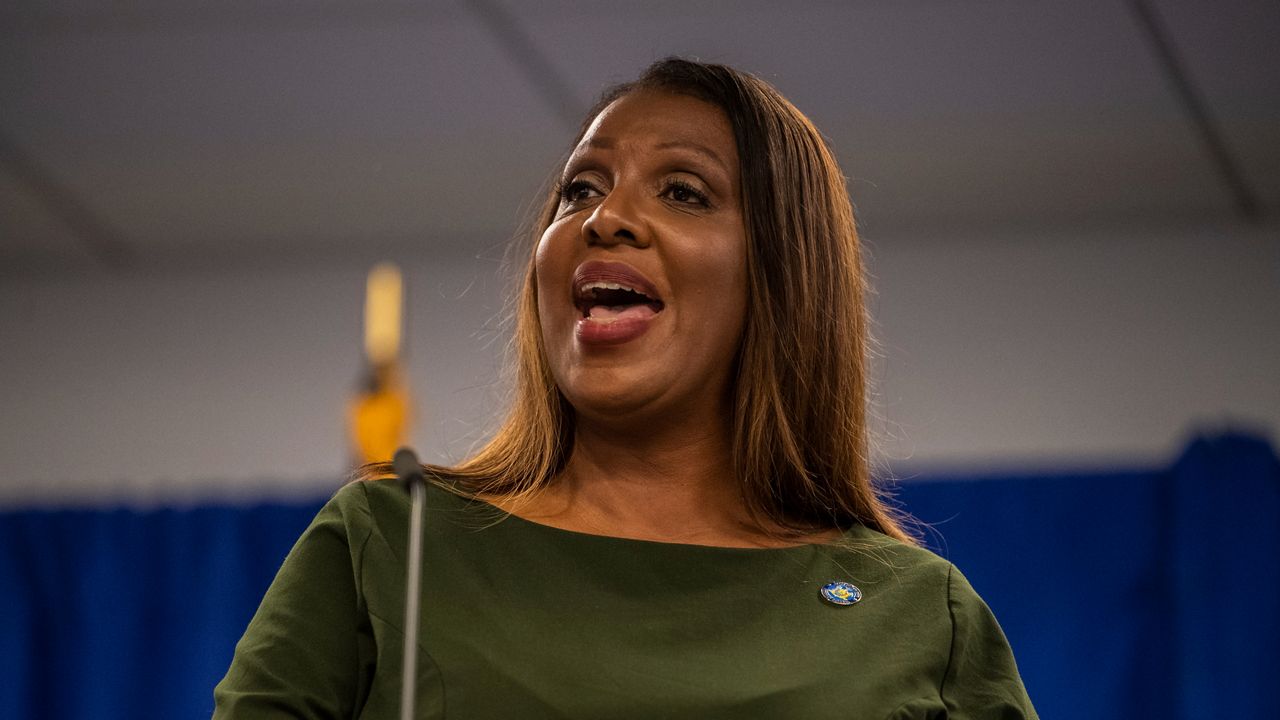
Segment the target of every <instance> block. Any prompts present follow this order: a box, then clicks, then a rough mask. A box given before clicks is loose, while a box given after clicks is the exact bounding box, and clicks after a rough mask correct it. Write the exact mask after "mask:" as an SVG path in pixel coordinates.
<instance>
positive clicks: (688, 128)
mask: <svg viewBox="0 0 1280 720" xmlns="http://www.w3.org/2000/svg"><path fill="white" fill-rule="evenodd" d="M627 145H630V146H636V147H635V149H641V150H654V149H663V148H666V147H677V148H684V149H689V150H693V151H694V152H704V151H709V153H710V154H711V155H712V156H714V158H713V159H716V160H719V161H720V162H721V163H722V164H723V165H724V166H725V168H726V169H728V170H736V169H737V165H738V162H737V160H738V153H737V144H736V143H735V141H734V137H733V127H732V126H731V125H730V124H729V118H728V117H726V116H725V114H724V111H722V110H721V109H720V108H719V107H716V106H715V105H712V104H711V103H709V102H706V101H704V100H699V99H698V98H695V97H691V96H689V95H680V94H676V93H671V92H662V91H656V90H638V91H635V92H631V93H627V94H626V95H623V96H622V97H620V98H618V99H617V100H615V101H613V102H612V103H609V105H608V106H607V107H605V109H604V110H602V111H601V112H600V114H599V115H597V116H596V118H595V120H593V121H592V123H591V125H590V126H589V127H588V128H587V131H586V133H585V134H584V135H583V136H582V140H581V141H580V142H579V143H578V146H577V147H576V148H574V152H573V154H574V155H580V154H582V153H584V152H588V151H590V150H592V149H606V150H609V149H614V148H618V147H620V146H627Z"/></svg>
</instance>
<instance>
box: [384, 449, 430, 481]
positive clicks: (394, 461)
mask: <svg viewBox="0 0 1280 720" xmlns="http://www.w3.org/2000/svg"><path fill="white" fill-rule="evenodd" d="M391 467H392V469H394V470H395V473H396V477H397V478H399V479H400V484H401V485H404V486H405V488H409V487H411V486H412V485H413V483H415V482H425V481H426V478H424V477H423V475H422V463H420V462H418V455H417V453H415V452H414V451H412V450H410V449H409V448H407V447H402V448H400V449H399V450H397V451H396V454H395V456H394V457H392V458H391Z"/></svg>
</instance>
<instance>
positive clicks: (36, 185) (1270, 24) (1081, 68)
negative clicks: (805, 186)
mask: <svg viewBox="0 0 1280 720" xmlns="http://www.w3.org/2000/svg"><path fill="white" fill-rule="evenodd" d="M1150 4H1151V5H1152V6H1153V7H1154V9H1155V11H1156V12H1157V14H1158V16H1159V18H1160V20H1161V22H1162V24H1163V26H1164V27H1165V28H1166V29H1167V31H1168V38H1169V39H1170V40H1171V41H1172V43H1173V46H1174V47H1175V49H1176V52H1177V55H1178V57H1179V58H1180V59H1181V61H1182V63H1183V67H1184V69H1185V71H1186V76H1187V78H1188V79H1189V80H1190V81H1191V84H1192V86H1193V87H1194V89H1195V91H1196V92H1197V93H1198V95H1199V96H1200V97H1201V98H1202V99H1203V101H1204V103H1205V107H1206V108H1207V109H1208V110H1209V112H1210V115H1211V117H1212V119H1213V121H1214V122H1215V124H1216V127H1217V129H1218V130H1219V131H1220V133H1221V138H1222V139H1223V141H1224V143H1225V146H1226V148H1227V149H1228V151H1229V152H1230V155H1231V157H1232V159H1233V160H1234V162H1235V163H1237V164H1238V167H1239V170H1240V175H1241V177H1242V178H1243V181H1244V185H1245V188H1246V192H1248V193H1251V194H1253V195H1254V196H1255V198H1256V199H1257V200H1258V202H1259V203H1260V209H1261V212H1260V216H1261V222H1262V223H1264V224H1273V223H1275V222H1276V219H1277V216H1278V215H1280V51H1278V50H1277V40H1276V38H1280V3H1277V2H1275V1H1274V0H1265V1H1256V2H1249V1H1246V0H1227V1H1225V2H1211V1H1209V0H1198V1H1194V2H1191V1H1188V2H1179V1H1175V0H1151V2H1150ZM1133 5H1134V2H1133V1H1132V0H1106V1H1104V0H1076V1H1075V2H1070V3H1062V2H1027V1H1025V0H1021V1H1016V0H995V1H989V2H965V3H949V2H938V1H927V0H916V1H910V0H898V1H895V2H847V3H839V2H820V3H808V4H804V5H803V6H801V5H799V4H797V5H794V6H792V5H786V4H783V3H778V2H760V1H752V2H737V3H709V2H693V1H686V2H668V1H667V0H658V1H651V2H644V3H641V2H623V1H610V2H596V3H579V2H568V1H567V0H561V1H556V0H536V1H532V2H515V1H514V0H483V1H481V0H443V1H440V2H417V3H408V2H380V3H374V2H356V1H355V0H345V1H343V0H330V1H317V2H306V3H303V2H286V1H284V0H271V1H265V0H252V1H250V0H241V1H240V2H231V3H227V2H223V3H206V2H197V1H196V0H181V1H179V0H166V1H165V2H159V1H158V0H148V1H143V2H135V3H132V4H129V5H128V6H127V7H126V6H125V4H123V3H111V4H106V3H89V2H76V1H72V0H60V1H44V2H38V3H37V2H30V3H17V2H9V3H7V4H6V5H5V6H3V7H2V8H0V265H2V266H3V268H0V272H3V273H20V274H27V273H39V272H49V271H54V272H57V271H61V270H83V269H94V268H99V267H104V266H106V265H107V259H109V258H111V257H115V258H116V259H117V260H118V261H119V262H120V264H121V265H122V266H123V267H125V268H134V269H146V268H150V267H156V266H164V267H176V266H189V267H206V266H210V265H219V264H230V265H236V266H239V265H264V264H265V265H271V264H276V263H296V262H316V261H330V260H350V259H361V260H363V259H367V258H370V257H374V256H379V255H392V256H396V255H418V256H421V255H422V254H424V253H430V252H440V251H448V252H458V251H462V252H468V253H475V254H480V255H486V256H488V255H493V254H497V253H498V252H499V251H500V248H501V247H502V245H503V244H504V243H505V241H506V240H507V239H508V238H510V237H511V236H512V234H513V233H514V232H515V231H516V229H517V227H518V225H519V223H520V221H521V220H523V219H524V218H525V217H526V216H527V209H528V207H529V205H530V203H531V202H532V201H533V199H534V198H535V197H536V196H537V194H538V189H539V186H540V184H541V183H542V182H543V181H544V180H545V179H546V178H547V177H548V176H549V175H550V173H551V172H552V171H553V170H554V166H555V164H556V162H557V159H558V158H559V157H560V155H561V153H562V152H563V151H564V150H565V149H566V144H567V142H568V140H569V136H570V135H571V133H572V131H573V128H574V127H575V126H576V123H577V118H578V117H579V115H580V114H581V113H582V112H583V111H584V110H585V109H586V107H588V106H589V104H590V103H591V101H592V100H593V98H594V97H595V96H596V95H597V94H598V93H599V92H600V91H601V90H602V89H603V88H604V87H605V86H606V85H608V84H609V83H612V82H616V81H621V80H626V79H630V78H632V77H634V76H635V75H636V74H637V73H638V72H639V71H640V70H641V69H642V68H643V67H644V66H645V65H646V64H648V63H649V62H651V61H652V60H654V59H657V58H659V57H662V56H665V55H669V54H680V55H686V56H695V57H699V58H702V59H705V60H711V61H718V62H727V63H730V64H733V65H736V66H738V67H741V68H743V69H746V70H750V71H752V72H755V73H757V74H759V75H761V76H763V77H765V78H766V79H768V80H769V81H771V82H773V83H774V84H775V85H776V86H778V87H779V88H780V89H781V90H782V91H783V93H784V94H786V95H787V96H788V97H790V98H791V99H792V100H793V101H794V102H795V103H796V104H797V105H798V106H799V107H800V108H801V109H802V110H804V111H805V112H806V113H808V114H809V115H810V116H811V117H812V118H813V119H814V121H815V122H816V123H817V125H818V126H819V127H820V128H822V129H823V130H824V131H825V132H826V133H827V134H828V135H829V137H830V138H831V140H832V143H833V145H834V146H835V147H836V149H837V151H838V153H839V155H840V157H841V158H842V161H843V163H844V168H845V171H846V173H847V174H849V175H850V176H851V177H852V179H853V183H852V189H853V194H854V200H855V203H856V205H857V207H858V209H859V212H860V215H861V222H862V224H863V229H864V233H866V234H868V235H870V236H872V237H878V238H882V239H883V238H892V237H895V236H906V235H909V234H911V233H918V232H926V233H932V234H938V233H949V232H952V231H961V230H963V234H969V235H972V234H973V233H974V232H986V231H990V232H1018V231H1020V230H1025V229H1028V228H1052V229H1054V230H1055V231H1057V232H1061V231H1062V230H1063V229H1068V230H1070V229H1072V228H1081V229H1088V228H1097V227H1107V228H1113V229H1114V228H1124V227H1135V226H1149V225H1156V224H1170V223H1173V224H1185V223H1197V222H1202V221H1210V222H1217V223H1220V222H1224V221H1226V222H1232V221H1233V218H1235V219H1236V220H1235V221H1238V222H1241V223H1246V222H1249V221H1248V220H1247V219H1245V218H1244V217H1243V216H1242V214H1241V213H1240V211H1239V210H1238V209H1237V199H1236V196H1234V195H1233V193H1232V191H1231V189H1230V187H1229V186H1228V184H1227V183H1225V182H1224V180H1223V177H1222V175H1221V174H1220V172H1219V170H1218V167H1217V166H1216V165H1215V164H1214V161H1213V158H1212V156H1211V155H1210V153H1209V151H1208V150H1207V149H1206V145H1205V144H1204V142H1203V141H1202V139H1201V136H1200V135H1199V134H1198V132H1197V129H1196V126H1195V125H1194V124H1193V122H1192V120H1191V118H1190V116H1189V115H1188V113H1187V112H1186V109H1185V108H1184V106H1183V104H1182V103H1181V101H1180V98H1179V95H1178V94H1177V92H1176V90H1175V86H1174V84H1173V83H1172V82H1171V81H1170V78H1169V75H1168V74H1167V71H1166V70H1167V68H1166V67H1165V66H1164V65H1163V64H1162V62H1161V59H1160V56H1159V55H1158V54H1157V52H1156V51H1155V48H1154V46H1153V43H1152V42H1151V40H1150V37H1149V36H1148V35H1147V34H1146V32H1145V30H1144V27H1143V25H1142V24H1141V23H1140V22H1139V20H1138V16H1137V14H1136V13H1135V12H1134V10H1133ZM1255 222H1256V221H1255Z"/></svg>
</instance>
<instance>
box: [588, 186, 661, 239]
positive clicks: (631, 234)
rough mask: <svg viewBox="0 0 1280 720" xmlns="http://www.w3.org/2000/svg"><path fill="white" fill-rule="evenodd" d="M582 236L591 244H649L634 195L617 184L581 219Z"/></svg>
mask: <svg viewBox="0 0 1280 720" xmlns="http://www.w3.org/2000/svg"><path fill="white" fill-rule="evenodd" d="M582 237H583V239H584V240H586V242H587V244H588V245H620V244H623V243H625V244H628V245H634V246H636V247H648V246H649V238H648V233H646V232H645V231H644V224H643V222H642V221H641V220H640V216H639V210H638V208H637V207H636V204H635V198H631V197H629V196H628V193H627V192H625V191H624V190H622V189H620V188H616V187H615V188H614V189H613V190H612V191H611V192H610V193H609V194H608V195H606V196H604V198H602V199H601V200H600V203H599V204H597V205H596V207H595V210H593V211H592V212H591V215H590V216H588V217H587V219H586V220H585V221H584V222H583V223H582Z"/></svg>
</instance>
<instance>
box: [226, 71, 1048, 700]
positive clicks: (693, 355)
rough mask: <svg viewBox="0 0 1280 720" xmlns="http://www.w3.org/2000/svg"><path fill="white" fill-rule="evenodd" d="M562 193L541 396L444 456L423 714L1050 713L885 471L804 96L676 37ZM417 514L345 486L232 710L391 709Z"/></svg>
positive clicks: (833, 195) (276, 604)
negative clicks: (876, 478)
mask: <svg viewBox="0 0 1280 720" xmlns="http://www.w3.org/2000/svg"><path fill="white" fill-rule="evenodd" d="M541 220H542V221H541V226H540V230H541V232H540V235H539V239H538V242H537V243H536V247H535V249H534V251H533V252H532V253H531V255H530V260H529V266H528V272H527V274H526V276H525V285H524V288H523V291H522V294H521V296H520V300H519V307H518V309H517V313H518V315H517V326H516V336H515V344H516V355H517V360H518V377H517V381H516V399H515V404H514V407H513V409H512V411H511V412H510V414H509V417H508V419H507V421H506V423H505V424H504V425H503V427H502V428H501V429H500V430H499V432H498V433H497V435H496V436H495V438H494V439H493V440H492V441H491V442H490V443H489V444H488V445H487V446H486V447H485V448H483V449H482V450H481V451H480V452H479V453H478V454H477V455H476V456H475V457H473V458H471V459H470V460H468V461H467V462H465V463H463V464H462V465H461V466H459V467H456V468H448V469H445V468H431V469H432V470H433V471H434V472H435V475H436V476H437V477H438V478H439V482H438V483H437V485H436V487H433V488H432V490H431V492H430V493H429V496H428V499H429V508H428V518H427V531H426V532H427V538H426V558H425V561H424V566H423V567H424V573H425V576H424V577H425V580H424V595H423V614H422V626H423V627H422V631H421V633H420V634H419V637H418V638H416V642H417V643H418V647H419V650H420V653H421V655H420V657H421V659H420V660H419V664H418V667H419V669H420V670H419V673H418V689H417V694H418V697H419V698H420V700H419V711H420V716H421V717H431V718H441V717H459V718H486V717H499V716H502V717H517V718H543V717H545V718H553V717H554V718H560V717H569V718H623V717H625V718H632V717H634V718H652V717H671V718H685V717H688V718H715V717H726V718H728V717H734V718H828V717H830V718H837V717H838V718H849V717H856V718H863V717H866V718H888V717H902V718H916V717H919V718H924V717H965V718H970V717H972V718H987V717H990V718H1021V717H1035V711H1034V710H1033V709H1032V707H1031V704H1030V702H1029V701H1028V699H1027V696H1026V693H1025V691H1024V690H1023V687H1022V684H1021V681H1020V680H1019V678H1018V674H1017V669H1016V667H1015V665H1014V661H1013V657H1012V655H1011V653H1010V651H1009V648H1008V645H1007V643H1006V642H1005V640H1004V636H1003V635H1002V634H1001V632H1000V629H999V627H998V626H997V624H996V622H995V620H994V618H993V617H992V616H991V613H990V611H989V610H988V609H987V608H986V606H985V605H984V604H983V603H982V601H981V600H980V599H979V598H978V597H977V596H976V595H975V594H974V592H973V590H972V589H971V588H970V587H969V585H968V583H967V582H966V581H965V580H964V578H963V577H962V576H961V575H960V574H959V572H957V571H956V570H954V568H952V567H951V565H950V564H949V563H947V562H945V561H943V560H941V559H940V558H938V557H936V556H934V555H932V554H931V553H929V552H927V551H925V550H923V549H920V548H918V547H917V546H916V545H915V543H914V541H913V540H912V538H911V537H910V535H909V534H908V533H907V532H906V531H905V530H904V529H903V525H902V522H901V520H900V519H899V518H897V517H896V516H895V514H894V513H893V511H892V510H891V509H890V508H889V507H888V506H887V505H886V504H885V502H884V501H883V500H882V499H881V498H880V497H879V496H878V495H877V493H876V491H875V490H874V488H873V486H872V483H871V480H870V477H869V472H868V461H867V430H866V422H865V417H866V415H865V414H866V395H865V389H864V388H865V355H866V348H865V344H866V318H865V308H864V304H863V278H862V269H861V260H860V258H859V250H858V241H857V236H856V233H855V230H854V223H853V216H852V211H851V208H850V204H849V199H848V196H847V194H846V189H845V186H844V181H843V176H842V175H841V173H840V171H839V168H838V167H837V166H836V163H835V161H834V159H833V158H832V156H831V153H830V151H829V150H828V148H827V147H826V146H825V144H824V142H823V141H822V139H821V136H820V135H819V134H818V132H817V131H816V130H815V129H814V128H813V126H812V125H811V124H810V123H809V122H808V120H807V119H806V118H805V117H804V116H803V115H801V114H800V112H799V111H798V110H796V109H795V108H794V107H793V106H791V105H790V103H788V102H787V101H786V100H785V99H784V98H782V97H781V96H780V95H779V94H778V93H777V92H776V91H775V90H773V89H772V88H771V87H769V86H768V85H767V84H765V83H764V82H762V81H760V80H758V79H756V78H754V77H751V76H749V75H745V74H742V73H739V72H736V71H734V70H732V69H729V68H726V67H723V66H717V65H704V64H699V63H693V62H688V61H683V60H674V59H672V60H665V61H662V62H659V63H657V64H655V65H654V66H652V67H651V68H649V70H648V71H647V72H646V73H645V74H644V75H643V76H642V77H641V78H640V79H639V80H638V81H637V82H635V83H632V84H629V85H625V86H622V87H620V88H617V89H615V90H614V91H613V92H611V93H609V94H607V95H606V96H605V97H604V99H603V100H602V101H601V102H600V103H599V105H598V106H597V107H596V109H595V110H594V111H593V112H592V113H591V114H590V116H589V117H588V120H587V122H586V124H585V125H584V126H583V128H582V131H581V132H580V133H579V136H578V138H577V140H576V142H575V143H574V146H573V150H572V152H571V154H570V155H569V158H568V161H567V163H566V164H565V166H564V168H563V171H562V173H561V178H560V182H559V183H558V186H557V189H556V192H555V193H554V194H553V195H552V196H551V197H549V199H548V201H547V204H546V207H545V208H544V212H543V214H542V216H541ZM381 470H385V468H382V469H381ZM407 514H408V501H407V499H406V498H405V497H404V495H403V493H402V492H401V491H400V490H399V489H398V488H397V487H396V486H395V484H394V482H393V481H390V480H373V481H369V482H362V483H354V484H351V485H348V486H347V487H345V488H343V490H341V491H340V492H339V493H338V494H337V495H336V496H335V498H334V499H333V500H332V501H331V502H330V503H329V504H328V505H327V506H326V507H325V509H324V510H322V511H321V513H320V514H319V516H318V517H317V518H316V520H315V522H314V523H313V524H312V526H311V528H309V529H308V530H307V532H306V533H305V534H304V535H303V537H302V538H301V539H300V540H299V542H298V545H297V546H296V547H295V548H294V550H293V551H292V552H291V553H290V556H289V558H288V559H287V560H286V561H285V564H284V567H283V568H282V569H281V571H280V574H279V575H278V576H277V578H276V580H275V582H274V583H273V585H272V587H271V589H270V590H269V591H268V593H267V596H266V598H265V599H264V600H263V604H262V607H261V608H260V609H259V611H258V614H257V615H256V616H255V618H254V619H253V621H252V623H251V624H250V626H249V629H248V631H247V632H246V634H245V637H244V638H243V639H242V640H241V642H240V644H239V645H238V646H237V649H236V656H235V659H234V661H233V663H232V666H231V669H230V670H229V671H228V673H227V677H226V678H225V679H224V680H223V681H222V683H221V684H220V685H219V686H218V689H217V690H216V691H215V695H216V698H217V701H218V711H217V715H218V716H220V717H222V716H225V717H233V716H234V717H258V716H270V715H271V713H273V712H282V713H286V714H291V715H293V716H299V717H317V718H320V717H323V718H329V717H342V718H346V717H363V718H375V717H393V716H394V713H395V711H396V702H397V700H398V692H399V673H400V655H399V653H400V643H401V641H402V638H401V635H400V629H399V628H400V625H401V623H400V622H399V619H400V618H401V617H402V615H403V607H404V605H403V595H404V586H403V580H402V578H403V572H404V563H403V551H402V548H404V547H405V539H406V535H407V531H406V527H407Z"/></svg>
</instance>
